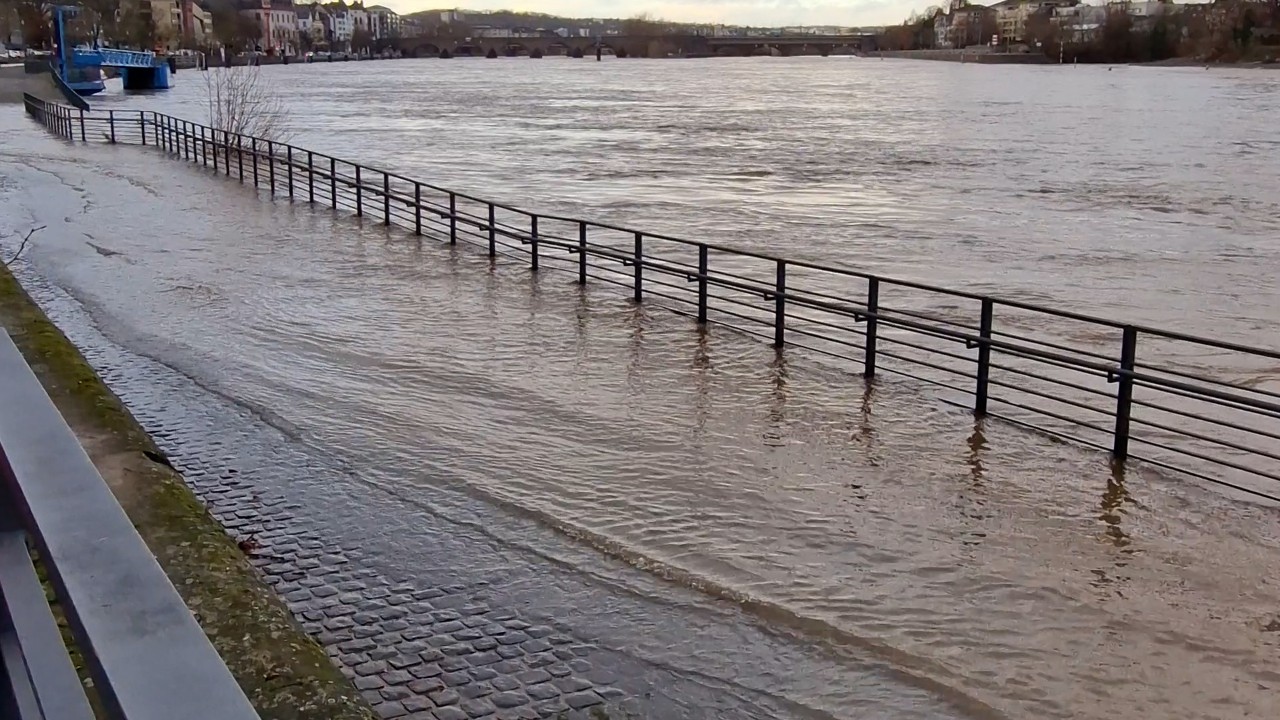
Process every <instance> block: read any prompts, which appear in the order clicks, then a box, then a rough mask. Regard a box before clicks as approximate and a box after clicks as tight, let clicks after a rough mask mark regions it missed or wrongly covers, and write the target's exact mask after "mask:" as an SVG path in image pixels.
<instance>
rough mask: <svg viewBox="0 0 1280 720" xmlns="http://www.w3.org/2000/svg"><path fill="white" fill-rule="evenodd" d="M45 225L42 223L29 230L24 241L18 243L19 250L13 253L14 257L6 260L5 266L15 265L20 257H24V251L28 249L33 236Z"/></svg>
mask: <svg viewBox="0 0 1280 720" xmlns="http://www.w3.org/2000/svg"><path fill="white" fill-rule="evenodd" d="M44 227H45V226H44V225H41V226H40V227H36V228H31V229H30V230H28V231H27V234H26V236H25V237H23V238H22V242H21V243H19V244H18V251H17V252H15V253H14V254H13V257H11V258H9V259H8V260H5V261H4V266H5V267H9V266H10V265H13V263H14V262H16V261H17V259H18V258H20V257H22V253H23V251H24V250H26V249H27V243H29V242H31V236H32V235H35V234H36V233H38V232H40V231H41V230H43V229H44Z"/></svg>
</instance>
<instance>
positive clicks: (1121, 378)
mask: <svg viewBox="0 0 1280 720" xmlns="http://www.w3.org/2000/svg"><path fill="white" fill-rule="evenodd" d="M27 110H28V112H29V113H30V114H31V115H32V116H33V117H35V118H36V119H37V120H40V121H41V122H43V123H44V124H45V125H46V126H47V127H49V128H50V129H51V130H52V131H54V132H55V133H57V134H58V135H60V136H61V137H64V138H67V139H70V140H77V139H79V140H84V139H95V140H96V139H98V136H99V133H98V132H97V129H98V128H99V127H103V126H106V127H108V128H110V132H103V133H100V134H101V136H102V137H103V138H106V139H109V141H114V142H128V143H132V142H138V143H139V144H151V145H156V146H158V147H160V148H161V149H163V150H164V151H166V152H168V153H170V154H177V155H178V156H180V157H182V158H183V159H186V160H189V161H191V162H194V163H198V164H200V165H201V166H212V167H213V168H214V171H215V172H221V173H222V174H224V175H227V176H231V175H235V176H237V177H238V179H239V180H240V181H241V182H245V181H246V178H248V179H250V180H253V181H254V183H255V185H259V186H261V185H262V184H264V183H265V184H268V185H269V187H270V191H271V192H272V193H273V194H285V195H288V196H289V197H290V198H295V197H296V198H306V201H307V202H310V203H313V204H316V203H319V204H323V205H329V206H331V207H332V208H334V209H340V208H341V209H350V210H353V211H354V212H355V213H356V214H357V215H358V216H361V217H363V216H370V217H371V219H373V220H375V221H380V222H381V223H382V224H384V225H397V226H399V227H402V228H404V229H406V230H408V231H409V232H411V233H412V234H413V235H415V236H426V237H436V238H439V239H441V240H445V241H448V242H449V243H451V244H456V243H458V242H459V241H461V242H463V243H469V244H474V245H478V246H480V247H481V248H484V249H485V251H486V252H487V254H488V255H489V257H491V258H494V259H495V260H496V259H497V258H499V257H522V256H523V257H525V258H527V260H528V266H529V268H530V270H531V271H533V272H541V271H543V270H556V271H564V272H567V273H570V274H572V275H574V276H576V278H577V281H578V282H579V283H585V282H587V280H588V279H589V278H590V279H596V280H601V281H604V282H606V283H609V284H613V285H618V286H620V287H625V288H628V289H630V291H631V297H632V298H633V299H634V300H635V301H637V302H640V301H643V300H645V299H656V300H658V301H660V302H662V303H664V304H666V306H667V307H668V308H669V309H672V310H674V311H676V312H679V313H681V314H687V315H689V316H690V317H693V318H694V319H695V320H696V321H697V322H698V323H699V324H714V325H719V326H727V327H731V328H733V329H735V330H738V331H740V332H745V333H748V334H750V335H753V336H756V337H762V338H763V339H766V340H770V341H772V343H773V344H774V345H775V346H777V347H779V348H781V347H784V346H793V347H798V348H805V349H808V350H811V351H815V352H816V353H818V354H820V355H821V356H823V357H831V358H838V359H841V360H846V361H849V362H851V363H854V364H855V365H856V371H857V372H858V373H859V374H861V375H863V376H865V377H866V378H874V377H876V376H877V375H878V374H879V373H880V372H882V371H883V372H888V373H892V374H895V375H900V376H905V377H910V378H913V379H916V380H920V381H923V382H926V383H930V384H932V385H935V386H937V387H941V388H944V389H946V390H947V391H949V392H963V393H964V394H965V395H968V396H972V404H971V406H970V407H971V409H972V410H973V411H974V412H975V413H976V414H977V415H979V416H984V415H989V416H991V417H996V418H1002V419H1007V420H1009V421H1010V422H1013V423H1014V424H1016V425H1018V426H1021V427H1025V428H1028V429H1032V430H1037V431H1041V432H1044V433H1048V434H1050V435H1053V436H1055V437H1064V438H1068V439H1072V440H1076V441H1078V442H1081V443H1082V444H1084V445H1087V446H1090V447H1104V448H1107V449H1109V450H1110V451H1111V453H1112V455H1113V456H1114V457H1115V458H1116V459H1117V460H1124V459H1126V458H1134V459H1140V460H1145V461H1148V462H1150V463H1151V464H1153V465H1155V466H1158V467H1163V468H1170V469H1176V470H1180V471H1183V472H1185V473H1187V474H1189V475H1192V476H1194V477H1198V478H1202V479H1206V480H1209V481H1210V482H1214V483H1217V484H1220V485H1223V486H1226V487H1230V488H1234V489H1237V490H1240V491H1241V492H1243V493H1246V494H1248V495H1252V496H1255V497H1260V498H1265V499H1269V500H1274V501H1277V502H1280V485H1277V484H1276V483H1280V462H1277V461H1276V458H1275V455H1276V454H1275V453H1274V452H1272V451H1270V450H1268V449H1267V448H1263V447H1259V446H1257V445H1251V444H1250V441H1251V440H1252V441H1255V442H1256V441H1257V439H1258V438H1275V437H1277V436H1280V391H1276V390H1270V389H1267V388H1264V387H1256V386H1254V385H1251V384H1250V383H1247V382H1241V381H1238V380H1236V379H1232V378H1230V377H1226V376H1213V375H1211V374H1208V373H1205V372H1202V371H1199V370H1197V369H1196V368H1191V367H1183V366H1179V365H1177V364H1176V363H1175V362H1172V361H1170V360H1169V359H1168V358H1167V357H1157V356H1155V354H1154V352H1153V351H1152V350H1151V349H1150V348H1151V343H1150V341H1151V340H1158V341H1159V342H1160V344H1161V345H1169V344H1175V345H1178V344H1180V345H1185V346H1194V350H1196V351H1200V350H1203V349H1205V348H1211V349H1213V350H1214V351H1218V352H1220V353H1226V354H1229V355H1230V356H1231V358H1233V359H1234V360H1235V361H1236V362H1238V363H1239V364H1241V365H1242V366H1244V367H1248V366H1249V365H1250V363H1252V364H1254V365H1260V364H1263V363H1268V364H1269V363H1271V361H1274V360H1280V350H1276V349H1271V348H1261V347H1250V346H1245V345H1241V344H1239V343H1233V342H1227V341H1223V340H1218V339H1214V338H1209V337H1200V336H1195V335H1191V334H1188V333H1184V332H1178V331H1171V330H1164V329H1160V328H1154V327H1149V326H1145V325H1138V324H1134V323H1127V322H1124V321H1122V320H1116V319H1111V318H1101V317H1096V316H1092V315H1088V314H1085V313H1079V312H1075V311H1071V310H1063V309H1058V308H1053V307H1046V306H1042V305H1036V304H1033V303H1027V302H1022V301H1017V300H1007V299H1001V298H996V297H991V296H988V295H983V294H980V293H973V292H969V291H964V290H954V289H950V288H943V287H937V286H933V285H929V284H927V283H922V282H916V281H911V280H901V279H896V278H890V277H884V276H881V275H877V274H874V273H868V272H864V271H860V270H856V269H852V268H845V267H836V266H829V265H823V264H820V263H815V262H810V261H801V260H789V259H786V258H781V257H777V256H775V255H771V254H768V253H761V252H755V251H750V250H741V249H737V248H732V247H727V246H724V245H717V244H714V243H706V242H699V241H694V240H688V239H684V238H678V237H673V236H670V235H663V234H659V233H651V232H644V231H639V230H635V229H633V228H628V227H624V226H621V225H615V224H610V223H599V222H590V221H585V220H581V219H578V218H569V217H564V216H560V215H552V214H546V213H537V212H532V211H529V210H524V209H521V208H517V207H513V206H511V205H507V204H504V203H499V202H493V201H490V200H485V199H483V198H480V197H477V196H475V195H471V194H469V193H463V192H458V191H456V190H449V189H447V188H444V187H441V186H438V185H435V184H432V183H427V182H423V181H420V180H414V179H411V178H408V177H406V176H404V175H401V174H398V173H393V172H388V171H384V170H380V169H377V168H372V167H369V166H365V165H361V164H359V163H354V162H350V161H347V160H342V159H340V158H335V157H333V156H330V155H326V154H324V153H319V152H315V151H312V150H307V149H303V148H298V147H295V146H293V145H291V144H288V143H281V142H277V141H274V140H266V139H261V138H252V137H249V136H246V135H241V134H238V133H234V132H228V131H225V130H221V129H217V128H213V127H210V126H206V125H200V124H198V123H192V122H190V121H186V120H181V119H179V118H175V117H172V116H169V115H164V114H161V113H155V112H142V111H107V112H105V113H104V112H101V111H99V112H90V113H82V114H76V115H73V114H72V112H71V111H70V109H69V108H65V107H63V106H59V105H56V104H53V103H46V102H44V101H41V100H38V99H36V98H32V97H29V96H28V98H27ZM86 127H87V128H91V129H94V132H92V133H88V134H86V130H85V128H86ZM148 139H150V143H148ZM233 155H234V156H235V168H236V169H235V171H233V169H232V156H233ZM304 158H305V159H304ZM246 163H248V164H249V166H250V167H249V168H247V169H246V168H245V167H244V165H245V164H246ZM263 166H265V167H263ZM264 170H265V173H264V172H263V171H264ZM264 175H265V176H266V177H265V178H264V177H263V176H264ZM281 182H284V183H287V187H286V188H284V192H283V193H281V192H280V190H281V189H280V188H279V184H280V183H281ZM663 278H670V279H673V281H670V282H668V281H665V280H663ZM904 292H910V293H914V294H912V295H911V298H910V302H908V301H907V300H905V299H903V298H901V297H897V296H900V295H901V294H902V293H904ZM894 297H897V299H896V300H895V299H892V298H894ZM930 298H946V299H948V300H949V301H952V302H954V301H955V300H962V301H970V302H972V303H973V304H974V306H973V307H971V308H969V309H968V311H969V312H970V313H971V314H970V315H968V316H967V319H963V320H957V319H948V318H946V317H941V316H940V315H939V313H937V312H931V311H928V310H927V308H922V307H919V305H920V304H922V303H923V302H927V301H928V300H929V299H930ZM955 313H956V311H955V310H950V311H948V313H947V314H948V315H953V314H955ZM1055 323H1056V324H1058V325H1066V324H1079V325H1083V326H1087V327H1088V328H1090V329H1091V330H1092V331H1094V334H1096V333H1097V332H1098V331H1102V332H1104V333H1112V334H1113V336H1112V337H1111V339H1110V342H1109V343H1108V344H1099V343H1094V344H1081V343H1079V342H1077V341H1073V340H1072V339H1071V338H1070V337H1069V335H1068V334H1067V333H1065V332H1061V331H1060V328H1057V327H1055V325H1054V324H1055ZM1028 326H1031V327H1037V330H1036V331H1035V332H1027V331H1026V330H1025V329H1020V328H1026V327H1028ZM753 328H759V329H753ZM769 330H771V331H772V332H768V331H769ZM797 337H799V338H801V339H803V340H804V342H798V341H797V340H796V338H797ZM1144 340H1146V341H1147V342H1146V343H1145V345H1144ZM886 345H889V346H892V347H891V349H886V347H885V346H886ZM1108 345H1109V346H1110V347H1108ZM1144 347H1146V348H1148V350H1147V351H1146V352H1145V353H1144V351H1143V348H1144ZM886 360H893V361H896V362H894V363H886V362H885V361H886ZM908 366H911V367H914V368H916V369H915V370H913V371H911V372H908V371H907V368H908ZM1268 367H1270V365H1268ZM955 377H961V378H967V379H968V380H969V382H970V387H969V388H962V387H958V386H957V385H955V384H954V378H955ZM992 387H998V388H1000V392H1001V394H1000V395H999V396H994V395H992V394H991V388H992ZM944 399H945V400H946V401H947V402H950V403H954V402H955V400H954V399H952V398H944ZM1033 401H1034V402H1033ZM993 403H994V404H998V405H1000V406H1001V411H1000V412H998V413H997V412H992V411H990V410H989V409H988V406H989V405H991V404H993ZM1045 403H1056V405H1055V406H1053V407H1052V408H1050V407H1045V406H1044V404H1045ZM1059 405H1060V406H1062V407H1058V406H1059ZM1099 412H1101V413H1103V414H1104V415H1105V416H1106V417H1108V418H1110V422H1111V425H1110V426H1109V427H1104V426H1102V425H1099V424H1098V423H1097V421H1096V415H1097V413H1099ZM1082 434H1083V435H1084V437H1082V436H1081V435H1082ZM1133 446H1137V447H1140V448H1142V451H1141V452H1140V453H1135V452H1133V449H1132V448H1133ZM1215 453H1216V454H1215Z"/></svg>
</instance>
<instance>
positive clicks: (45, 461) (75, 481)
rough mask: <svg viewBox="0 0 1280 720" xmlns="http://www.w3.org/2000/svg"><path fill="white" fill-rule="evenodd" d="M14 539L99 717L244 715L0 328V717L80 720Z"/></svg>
mask: <svg viewBox="0 0 1280 720" xmlns="http://www.w3.org/2000/svg"><path fill="white" fill-rule="evenodd" d="M28 543H30V544H31V545H32V546H34V547H35V549H36V550H37V551H38V553H39V557H40V561H41V562H42V563H43V566H44V567H45V569H46V570H47V571H48V572H47V574H48V577H49V582H50V583H51V584H52V586H53V588H54V592H55V595H56V597H57V599H58V604H59V607H60V609H61V610H62V612H63V613H64V614H65V615H66V617H67V620H68V621H69V624H70V627H71V630H72V633H73V635H74V638H75V643H76V647H77V648H78V649H79V650H80V652H81V654H82V655H83V657H84V658H85V662H86V663H87V665H88V668H89V671H90V674H91V677H92V679H93V687H94V689H95V691H96V692H97V695H98V697H99V698H100V699H101V701H102V705H103V709H104V710H105V711H106V713H107V715H108V717H110V718H113V720H171V719H172V718H178V717H189V718H194V717H200V718H209V719H210V720H254V719H256V718H257V717H258V715H257V713H256V712H255V711H254V709H253V707H252V706H251V705H250V704H249V701H248V699H247V698H246V697H245V696H244V693H243V692H242V691H241V690H240V687H239V685H237V684H236V681H235V678H233V677H232V676H231V672H230V671H229V670H228V669H227V667H226V666H225V665H224V664H223V662H222V659H221V658H220V657H219V656H218V654H217V652H216V651H215V650H214V648H213V646H212V645H211V644H210V643H209V640H208V639H207V638H206V637H205V634H204V631H202V630H201V629H200V626H199V625H198V624H197V623H196V621H195V618H194V617H193V616H192V614H191V612H190V611H189V610H188V609H187V606H186V605H185V604H183V602H182V598H181V597H180V596H179V595H178V592H177V591H176V590H175V589H174V587H173V585H172V584H171V583H170V582H169V579H168V577H167V576H166V575H165V574H164V571H163V570H162V569H161V568H160V565H159V564H158V563H157V562H156V559H155V557H154V556H153V555H152V554H151V551H150V550H148V549H147V546H146V545H145V544H144V543H143V540H142V538H141V537H139V535H138V533H137V531H136V530H134V527H133V524H132V523H131V522H130V521H129V518H128V517H127V516H126V515H125V513H124V510H122V509H121V508H120V505H119V504H118V503H117V502H116V500H115V497H114V496H113V495H112V494H111V490H110V488H108V487H107V484H106V483H105V482H104V481H103V479H102V477H101V476H100V475H98V472H97V470H96V469H94V466H93V464H92V463H91V462H90V461H89V457H88V456H87V455H86V454H85V452H84V450H83V449H81V447H80V442H79V440H77V438H76V436H75V435H74V434H73V433H72V431H71V429H70V428H69V427H68V426H67V424H66V422H65V421H64V420H63V418H62V416H61V415H60V414H59V413H58V410H57V408H55V407H54V405H53V402H52V401H51V400H50V399H49V396H48V395H46V394H45V391H44V388H43V387H41V385H40V381H39V380H38V379H37V378H36V376H35V374H34V373H33V372H32V371H31V368H30V367H29V366H28V365H27V362H26V360H24V359H23V357H22V355H21V353H19V351H18V348H17V347H16V346H15V345H14V344H13V341H12V340H11V339H10V337H9V335H8V333H6V332H3V331H0V669H2V670H3V673H2V674H0V717H4V718H20V719H21V720H33V719H36V718H39V719H42V720H93V718H94V713H93V711H92V710H91V708H90V705H89V701H88V699H87V697H86V694H85V688H84V687H83V686H82V685H81V683H80V679H79V678H78V677H77V676H76V671H75V669H74V668H73V666H72V663H71V659H70V657H69V655H68V653H67V650H66V648H65V646H64V644H63V640H62V636H61V633H60V632H59V630H58V626H57V623H56V621H55V619H54V615H53V613H52V610H51V608H50V605H49V601H48V600H47V598H46V596H45V590H44V588H43V587H42V586H41V583H40V579H39V577H38V576H37V574H36V570H35V567H34V564H33V562H32V558H31V553H30V551H29V549H28Z"/></svg>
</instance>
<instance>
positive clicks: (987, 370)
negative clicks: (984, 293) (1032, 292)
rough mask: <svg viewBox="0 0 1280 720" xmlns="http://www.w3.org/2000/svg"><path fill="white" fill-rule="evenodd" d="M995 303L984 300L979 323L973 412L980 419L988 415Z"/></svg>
mask: <svg viewBox="0 0 1280 720" xmlns="http://www.w3.org/2000/svg"><path fill="white" fill-rule="evenodd" d="M994 312H995V303H994V302H992V300H991V298H983V299H982V318H981V319H980V320H979V321H978V377H977V380H978V386H977V388H976V389H975V390H974V401H973V412H974V414H975V415H977V416H978V417H982V416H983V415H986V414H987V395H988V392H989V391H990V384H991V325H992V320H993V318H992V315H993V314H994Z"/></svg>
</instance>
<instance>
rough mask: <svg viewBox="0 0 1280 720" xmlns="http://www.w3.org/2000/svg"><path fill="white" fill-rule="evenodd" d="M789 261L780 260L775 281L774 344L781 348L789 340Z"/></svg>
mask: <svg viewBox="0 0 1280 720" xmlns="http://www.w3.org/2000/svg"><path fill="white" fill-rule="evenodd" d="M786 292H787V261H786V260H779V261H778V269H777V272H776V278H775V280H774V283H773V346H774V347H776V348H781V347H782V346H783V345H785V344H786V340H787V334H786V333H787V298H786Z"/></svg>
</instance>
